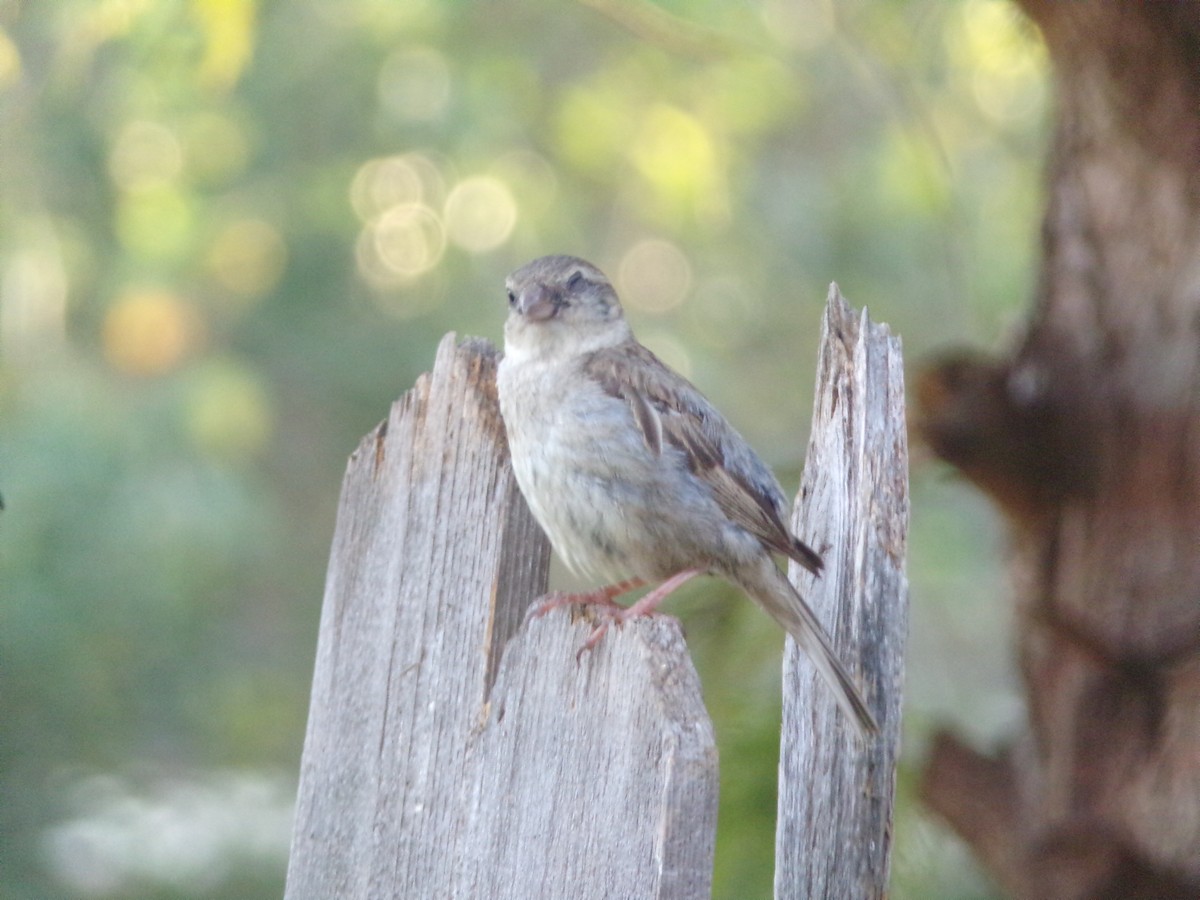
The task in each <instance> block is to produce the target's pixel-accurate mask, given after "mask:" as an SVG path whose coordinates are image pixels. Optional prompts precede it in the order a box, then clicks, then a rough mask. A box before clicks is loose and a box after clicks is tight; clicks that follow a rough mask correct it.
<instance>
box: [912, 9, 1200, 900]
mask: <svg viewBox="0 0 1200 900" xmlns="http://www.w3.org/2000/svg"><path fill="white" fill-rule="evenodd" d="M1022 5H1023V7H1024V8H1025V10H1026V12H1028V13H1029V15H1030V16H1031V17H1032V18H1033V19H1034V21H1035V22H1036V23H1037V25H1038V26H1039V28H1040V29H1041V31H1042V34H1043V36H1044V38H1045V41H1046V44H1047V47H1048V48H1049V50H1050V55H1051V58H1052V60H1053V63H1054V74H1055V81H1056V88H1057V95H1058V113H1057V124H1056V130H1055V136H1054V145H1053V149H1052V151H1051V156H1050V161H1049V167H1048V179H1047V194H1048V197H1047V201H1048V203H1047V210H1046V215H1045V220H1044V224H1043V249H1044V257H1043V262H1042V270H1041V279H1040V284H1039V286H1038V290H1037V295H1036V297H1035V302H1034V308H1033V311H1032V314H1031V317H1030V322H1029V325H1028V330H1027V333H1026V335H1025V337H1024V338H1023V339H1022V340H1021V341H1020V342H1019V344H1018V346H1016V347H1015V348H1014V350H1013V352H1012V354H1011V355H1010V356H1009V357H1008V358H1005V359H1000V360H984V359H981V358H978V357H975V356H973V355H970V354H963V355H960V356H957V357H956V358H954V359H948V360H944V361H942V362H941V363H940V364H937V365H935V366H933V367H931V368H930V370H929V371H928V372H926V374H925V375H924V376H923V377H922V379H921V382H920V385H919V387H918V393H919V400H920V406H921V407H922V410H921V412H922V416H923V421H922V430H923V433H924V435H925V437H926V439H927V440H928V442H929V443H930V445H931V446H932V447H933V448H934V450H935V451H936V452H937V453H938V454H939V455H941V456H942V457H943V458H945V459H947V460H949V461H950V462H952V463H954V464H955V465H957V466H958V467H959V468H960V469H961V470H962V472H963V473H964V474H965V475H966V476H967V477H968V478H970V479H971V480H973V481H974V482H975V483H976V484H978V485H979V486H980V487H981V488H983V489H984V490H985V491H987V492H988V493H989V494H990V495H991V496H992V497H993V498H994V499H995V500H996V501H997V503H998V505H999V506H1000V507H1001V509H1002V510H1004V512H1005V513H1006V514H1007V516H1008V520H1009V522H1010V524H1011V533H1012V544H1013V558H1012V569H1011V571H1012V578H1013V585H1014V592H1015V595H1016V604H1017V613H1018V614H1017V635H1016V639H1017V648H1018V658H1019V660H1020V665H1021V672H1022V676H1023V679H1024V682H1025V687H1026V692H1027V701H1028V708H1029V722H1028V731H1027V733H1026V734H1024V735H1022V736H1021V737H1020V738H1019V739H1017V740H1016V741H1014V743H1013V745H1012V746H1011V747H1009V748H1007V749H1006V750H1004V751H1003V753H1002V754H1000V755H999V756H998V757H997V758H995V759H992V758H988V757H985V756H982V755H980V754H978V753H976V752H974V751H972V750H969V749H968V748H966V747H965V746H964V745H962V744H960V743H959V742H958V741H956V740H955V739H954V738H951V737H948V736H943V737H942V738H941V739H940V740H939V741H938V742H937V744H936V749H935V752H934V753H933V755H932V757H931V759H930V761H929V763H928V766H927V769H926V773H925V781H924V786H923V791H924V796H925V799H926V802H927V803H929V804H930V806H932V807H933V808H934V809H935V810H937V811H938V812H940V813H941V814H942V815H944V816H945V817H946V818H947V819H948V820H949V821H950V823H951V824H952V825H953V826H954V827H955V828H956V829H957V830H958V831H959V832H960V833H961V834H962V835H963V836H964V838H966V839H967V840H968V841H969V842H970V843H971V844H972V845H973V847H974V848H975V850H976V852H977V854H978V856H979V857H980V859H981V860H982V861H983V862H984V864H985V865H986V866H988V867H989V869H990V870H991V872H992V873H993V874H994V875H995V877H996V878H997V880H998V881H999V882H1000V883H1001V884H1002V885H1003V886H1004V887H1005V889H1006V890H1008V891H1009V892H1010V893H1012V894H1013V895H1014V896H1018V897H1047V898H1051V897H1053V898H1055V900H1062V898H1105V897H1113V898H1116V897H1122V898H1125V897H1154V898H1170V897H1188V898H1195V897H1200V4H1196V3H1194V2H1188V0H1179V2H1167V0H1161V2H1132V0H1129V2H1115V0H1109V2H1100V0H1096V2H1070V3H1064V2H1058V0H1024V2H1023V3H1022Z"/></svg>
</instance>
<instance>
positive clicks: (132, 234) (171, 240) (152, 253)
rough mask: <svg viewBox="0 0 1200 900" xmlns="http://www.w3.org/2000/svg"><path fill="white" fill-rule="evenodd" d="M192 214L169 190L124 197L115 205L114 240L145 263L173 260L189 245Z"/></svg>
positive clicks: (176, 193) (187, 203)
mask: <svg viewBox="0 0 1200 900" xmlns="http://www.w3.org/2000/svg"><path fill="white" fill-rule="evenodd" d="M194 220H195V211H194V210H193V208H192V204H191V201H190V200H189V198H188V197H186V196H184V195H183V194H182V193H180V192H179V191H178V190H176V189H175V188H173V187H159V188H152V189H147V190H140V191H137V192H136V193H127V194H124V195H122V196H121V198H120V202H119V203H118V205H117V223H116V230H117V236H118V237H119V238H120V240H121V243H122V244H124V245H125V247H126V248H127V249H128V250H129V251H130V252H132V253H134V254H137V255H139V256H143V257H146V258H149V259H156V260H159V259H173V258H176V257H179V256H181V255H183V254H184V253H185V252H186V251H187V250H188V248H189V246H190V243H191V236H192V228H193V226H194Z"/></svg>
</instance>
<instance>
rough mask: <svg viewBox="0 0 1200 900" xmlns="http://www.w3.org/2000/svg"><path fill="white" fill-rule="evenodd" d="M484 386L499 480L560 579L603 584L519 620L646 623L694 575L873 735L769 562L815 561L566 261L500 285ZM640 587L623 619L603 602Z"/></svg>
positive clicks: (589, 282) (720, 436) (601, 295)
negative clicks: (588, 616) (559, 566)
mask: <svg viewBox="0 0 1200 900" xmlns="http://www.w3.org/2000/svg"><path fill="white" fill-rule="evenodd" d="M505 286H506V289H507V296H508V317H507V319H506V321H505V323H504V353H503V356H502V358H501V360H500V363H499V366H498V368H497V373H496V386H497V393H498V396H499V403H500V412H501V417H502V419H503V421H504V427H505V433H506V436H507V440H508V446H509V452H510V454H511V459H512V467H513V472H514V475H515V476H516V481H517V486H518V487H519V488H520V491H521V493H522V495H523V496H524V498H525V501H526V503H527V505H528V506H529V509H530V511H531V512H532V513H533V516H534V518H535V519H536V520H537V522H538V524H539V525H540V526H541V527H542V530H543V531H545V533H546V535H547V537H548V538H549V539H550V544H551V546H552V547H553V548H554V551H555V553H557V554H558V556H559V557H560V558H561V559H562V561H563V562H564V563H565V564H566V565H567V567H568V568H569V569H571V571H573V572H574V573H575V574H576V575H578V576H580V577H582V578H583V579H586V580H594V581H598V582H601V583H602V584H603V585H604V586H603V587H599V588H596V589H594V590H590V591H586V592H580V593H564V592H558V593H555V594H550V595H548V597H547V599H546V601H545V602H544V603H543V604H542V605H541V606H540V607H538V608H537V609H536V610H535V611H534V613H535V614H538V615H540V614H544V613H546V612H548V611H549V610H550V609H553V608H555V607H556V606H561V605H566V604H574V603H584V604H590V605H593V606H595V607H598V609H599V611H600V613H601V624H600V625H599V626H598V627H597V628H596V630H595V631H594V632H593V633H592V635H591V636H590V637H589V639H588V642H587V644H585V645H584V647H583V648H581V649H580V654H582V652H583V651H584V650H590V649H592V648H593V647H594V646H595V645H596V644H597V642H598V641H599V640H600V638H601V637H602V635H603V634H604V631H605V629H606V628H607V626H608V623H609V622H610V621H612V622H616V623H618V624H620V623H623V622H625V621H627V620H629V619H633V618H636V617H638V616H642V615H649V614H651V613H652V612H653V611H654V610H655V609H656V608H657V607H658V605H659V604H660V603H661V602H662V601H663V600H664V599H665V598H666V597H667V596H668V595H669V594H670V593H671V592H672V591H674V590H675V589H677V588H678V587H679V586H680V585H682V584H684V583H685V582H687V581H689V580H691V579H692V578H694V577H696V576H698V575H714V576H717V577H720V578H723V579H725V580H726V581H728V582H730V583H732V584H733V585H735V586H737V587H738V588H740V589H741V590H742V591H743V592H744V593H745V594H746V595H747V596H749V597H750V598H751V599H752V600H753V601H755V602H756V603H757V604H758V605H759V606H760V607H762V609H764V610H765V611H766V612H767V613H768V614H769V615H770V616H771V617H772V618H773V619H775V621H776V622H778V623H779V624H780V625H781V626H782V627H783V628H784V630H785V631H787V632H788V633H789V634H790V635H791V636H792V637H793V638H794V639H795V641H796V643H797V644H798V645H799V646H800V647H801V648H802V649H803V650H804V651H805V652H806V653H807V655H808V657H809V658H810V659H811V660H812V662H813V663H814V665H815V666H816V669H817V671H818V672H819V673H820V674H821V676H822V677H823V679H824V680H825V682H826V683H827V684H828V685H829V687H830V688H831V689H832V692H833V695H834V697H835V699H836V700H837V703H838V705H839V707H840V708H841V709H842V711H843V712H844V713H845V714H846V716H847V717H848V718H849V720H850V721H851V723H852V724H853V725H854V726H855V727H856V729H857V731H858V732H859V734H861V735H863V736H864V737H866V736H868V735H870V734H873V733H875V732H876V731H877V730H878V726H877V725H876V722H875V718H874V716H873V715H872V713H871V711H870V709H869V708H868V706H867V704H866V702H865V701H864V700H863V698H862V695H861V694H860V692H859V690H858V688H857V686H856V685H855V682H854V680H853V679H852V678H851V676H850V674H849V672H848V671H847V670H846V668H845V666H844V665H843V664H842V662H841V661H840V660H839V659H838V656H837V654H836V652H835V651H834V649H833V645H832V642H831V641H830V638H829V636H828V634H827V633H826V632H825V629H824V628H823V627H822V625H821V623H820V621H819V620H818V619H817V617H816V615H815V614H814V613H813V611H812V609H811V608H810V607H809V605H808V604H807V603H806V602H805V601H804V599H803V598H802V597H801V596H800V594H799V593H798V592H797V591H796V589H795V588H793V587H792V585H791V583H790V582H789V581H788V579H787V578H786V577H785V576H784V574H783V572H782V571H781V570H780V569H779V567H778V566H777V565H776V563H775V559H774V557H773V554H782V555H784V556H787V557H789V558H790V559H793V560H795V561H796V562H797V563H799V564H800V565H801V566H803V567H804V568H805V569H807V570H808V571H810V572H812V573H814V574H816V575H819V574H820V572H821V569H822V560H821V557H820V555H819V554H818V553H817V552H816V551H815V550H813V549H812V548H811V547H809V546H808V545H807V544H805V543H804V542H803V541H801V540H800V539H799V538H797V537H796V536H795V535H793V534H792V533H791V531H790V530H789V529H788V527H787V526H786V525H785V524H784V522H785V520H786V516H787V505H786V500H785V497H784V493H783V488H782V487H780V484H779V482H778V481H777V480H776V478H775V476H774V474H773V473H772V472H771V470H770V468H768V466H767V465H766V463H764V462H763V461H762V459H760V458H759V456H758V455H757V454H756V453H755V452H754V450H753V449H752V448H751V447H750V445H749V443H747V441H746V440H745V438H743V437H742V436H741V435H740V434H739V433H738V432H737V431H736V430H735V429H734V428H733V426H732V425H730V424H729V422H728V421H727V420H726V419H725V417H724V416H722V415H721V413H720V412H718V411H717V409H716V407H714V406H713V405H712V403H710V402H709V401H708V400H707V399H706V398H705V397H704V395H703V394H701V393H700V391H699V390H698V389H697V388H695V387H694V386H693V385H692V384H691V383H690V382H689V381H688V380H687V379H686V378H684V377H683V376H682V375H680V374H679V373H677V372H675V371H674V370H672V369H671V368H669V367H668V366H667V365H666V364H664V363H663V362H662V361H661V360H660V359H659V358H658V357H657V356H655V355H654V354H653V353H652V352H651V351H650V350H648V349H647V348H646V347H644V346H643V345H642V344H641V343H639V342H638V340H637V339H636V338H635V337H634V334H633V331H632V329H631V327H630V325H629V323H628V321H627V320H626V318H625V314H624V310H623V309H622V306H621V302H620V299H619V298H618V296H617V292H616V290H615V289H614V287H613V285H612V283H611V282H610V281H609V279H608V278H607V277H606V276H605V275H604V273H603V272H602V271H601V270H600V269H598V268H597V267H596V266H594V265H592V264H591V263H589V262H587V261H586V260H583V259H580V258H578V257H575V256H564V255H556V256H543V257H540V258H538V259H535V260H533V261H532V262H529V263H527V264H526V265H524V266H522V267H521V268H519V269H517V270H516V271H514V272H513V273H512V274H511V275H509V276H508V278H507V280H506V283H505ZM646 585H655V586H654V587H653V588H652V589H651V590H650V591H649V592H648V593H646V594H645V595H644V596H643V597H642V598H641V599H640V600H638V601H637V602H635V603H634V604H633V605H631V606H629V607H624V606H622V605H620V604H619V603H617V602H616V599H615V598H616V597H618V596H620V595H622V594H624V593H627V592H628V591H631V590H633V589H635V588H638V587H642V586H646Z"/></svg>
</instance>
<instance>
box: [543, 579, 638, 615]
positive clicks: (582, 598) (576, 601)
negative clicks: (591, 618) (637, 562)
mask: <svg viewBox="0 0 1200 900" xmlns="http://www.w3.org/2000/svg"><path fill="white" fill-rule="evenodd" d="M645 583H646V582H644V581H642V579H640V578H630V579H628V580H627V581H619V582H617V583H616V584H609V585H606V586H604V587H600V588H596V589H595V590H594V591H582V592H578V593H571V592H568V591H551V592H550V593H548V594H546V595H545V596H544V597H542V598H541V600H542V602H541V603H540V604H538V605H537V606H534V607H532V608H531V609H530V611H529V616H530V618H534V619H540V618H541V617H542V616H544V615H546V613H548V612H550V611H551V610H555V609H559V608H561V607H563V606H599V607H602V608H604V609H606V610H624V609H625V607H623V606H621V604H619V603H617V601H616V599H615V598H616V597H619V596H621V594H624V593H627V592H629V591H632V590H633V589H634V588H639V587H641V586H642V585H643V584H645Z"/></svg>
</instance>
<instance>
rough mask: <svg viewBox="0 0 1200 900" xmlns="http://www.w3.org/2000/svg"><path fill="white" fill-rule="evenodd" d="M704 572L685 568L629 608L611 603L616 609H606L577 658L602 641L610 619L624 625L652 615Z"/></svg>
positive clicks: (576, 655)
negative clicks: (671, 595)
mask: <svg viewBox="0 0 1200 900" xmlns="http://www.w3.org/2000/svg"><path fill="white" fill-rule="evenodd" d="M704 572H705V570H704V569H684V570H683V571H682V572H677V573H676V574H674V575H672V576H671V577H670V578H668V579H667V580H666V581H664V582H663V583H662V584H660V585H659V586H658V587H656V588H655V589H654V590H652V591H650V593H648V594H646V596H645V597H643V598H642V599H641V600H639V601H638V602H637V603H635V604H633V606H630V607H629V608H625V607H623V606H618V605H617V604H615V603H613V604H611V606H613V607H615V609H613V610H611V611H609V610H605V612H604V616H605V620H604V621H603V622H601V623H600V624H599V625H597V626H596V629H595V630H594V631H593V632H592V633H591V636H589V637H588V639H587V640H586V641H585V642H584V644H583V646H582V647H580V648H579V652H578V653H576V654H575V658H576V659H577V660H578V659H579V657H581V656H583V654H584V652H585V651H587V650H592V649H594V648H595V646H596V645H597V644H598V643H600V639H601V638H602V637H604V633H605V632H606V631H608V623H609V621H613V622H616V623H617V624H618V625H624V624H625V623H626V622H627V621H629V620H630V619H637V618H639V617H641V616H648V615H651V614H652V613H653V612H654V611H655V610H656V609H658V605H659V604H660V603H662V602H663V601H664V600H666V599H667V597H668V596H669V595H670V594H671V593H673V592H674V591H675V590H676V589H678V588H679V587H680V586H681V585H684V584H686V583H687V582H689V581H691V580H692V579H693V578H695V577H696V576H697V575H703V574H704Z"/></svg>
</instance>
